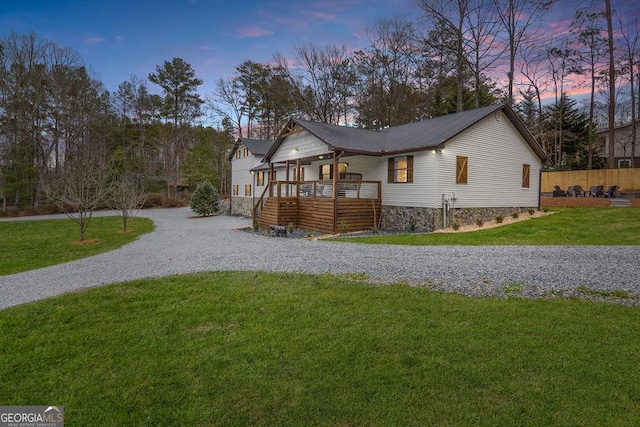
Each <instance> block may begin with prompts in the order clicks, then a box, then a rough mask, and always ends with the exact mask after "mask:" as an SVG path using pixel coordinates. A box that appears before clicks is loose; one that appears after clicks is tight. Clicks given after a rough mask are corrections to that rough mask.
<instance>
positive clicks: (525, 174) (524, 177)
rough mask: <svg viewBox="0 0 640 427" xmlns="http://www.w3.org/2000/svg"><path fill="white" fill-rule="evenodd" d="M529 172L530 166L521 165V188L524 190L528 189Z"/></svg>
mask: <svg viewBox="0 0 640 427" xmlns="http://www.w3.org/2000/svg"><path fill="white" fill-rule="evenodd" d="M530 172H531V166H530V165H522V186H523V187H524V188H529V176H530Z"/></svg>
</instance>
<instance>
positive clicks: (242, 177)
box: [231, 144, 266, 197]
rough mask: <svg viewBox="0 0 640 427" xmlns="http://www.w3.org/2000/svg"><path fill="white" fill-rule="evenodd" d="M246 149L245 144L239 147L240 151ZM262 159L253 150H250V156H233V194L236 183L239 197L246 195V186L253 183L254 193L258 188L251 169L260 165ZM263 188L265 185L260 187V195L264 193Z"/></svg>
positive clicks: (252, 189)
mask: <svg viewBox="0 0 640 427" xmlns="http://www.w3.org/2000/svg"><path fill="white" fill-rule="evenodd" d="M244 149H245V146H244V144H243V145H240V146H239V147H238V148H237V151H238V152H240V153H243V152H244ZM261 160H262V156H255V155H254V154H252V153H251V152H249V155H248V156H246V157H244V156H243V157H241V158H239V159H236V156H235V155H234V156H233V158H232V159H231V194H232V195H233V186H234V185H238V196H237V197H244V186H245V185H247V184H250V185H251V192H252V193H253V192H255V190H256V189H255V187H254V181H253V178H254V176H253V175H251V172H250V170H251V169H252V168H254V167H256V166H258V165H260V164H261V163H260V161H261ZM265 181H266V177H265ZM263 189H264V187H259V188H258V195H260V194H261V193H262V190H263Z"/></svg>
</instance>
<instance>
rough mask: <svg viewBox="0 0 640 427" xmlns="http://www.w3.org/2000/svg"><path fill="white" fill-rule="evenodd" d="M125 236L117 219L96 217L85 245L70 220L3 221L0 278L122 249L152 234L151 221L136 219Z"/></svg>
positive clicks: (0, 233)
mask: <svg viewBox="0 0 640 427" xmlns="http://www.w3.org/2000/svg"><path fill="white" fill-rule="evenodd" d="M127 228H128V231H127V232H126V233H123V232H122V219H121V218H120V217H118V216H112V217H95V218H92V219H91V224H90V225H89V228H88V229H87V233H86V236H85V240H86V241H87V242H86V243H84V244H79V242H78V236H79V231H78V225H77V224H76V223H75V222H73V221H72V220H71V219H55V220H33V221H6V222H5V221H3V222H0V236H2V237H1V238H0V254H2V256H1V257H0V275H6V274H13V273H19V272H21V271H27V270H32V269H35V268H41V267H47V266H50V265H54V264H60V263H63V262H67V261H73V260H76V259H79V258H85V257H88V256H91V255H96V254H98V253H102V252H106V251H109V250H112V249H116V248H119V247H121V246H124V245H126V244H127V243H130V242H132V241H134V240H136V239H137V238H138V237H139V236H140V235H141V234H144V233H148V232H150V231H153V222H152V221H151V220H150V219H148V218H141V217H138V218H133V219H132V220H130V222H129V226H128V227H127Z"/></svg>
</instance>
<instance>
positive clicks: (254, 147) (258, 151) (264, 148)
mask: <svg viewBox="0 0 640 427" xmlns="http://www.w3.org/2000/svg"><path fill="white" fill-rule="evenodd" d="M274 142H275V141H268V140H266V139H251V138H238V140H237V141H236V144H235V145H234V146H233V149H232V150H231V153H230V154H229V160H231V159H232V158H233V156H234V154H235V153H236V151H237V150H238V147H240V146H241V145H244V146H245V147H247V148H248V149H249V151H250V152H251V154H253V155H254V156H264V155H265V154H267V152H268V151H269V148H271V146H272V145H273V143H274Z"/></svg>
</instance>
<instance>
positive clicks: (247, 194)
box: [244, 184, 251, 196]
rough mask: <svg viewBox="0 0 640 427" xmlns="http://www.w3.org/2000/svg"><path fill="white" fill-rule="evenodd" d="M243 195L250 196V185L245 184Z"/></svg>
mask: <svg viewBox="0 0 640 427" xmlns="http://www.w3.org/2000/svg"><path fill="white" fill-rule="evenodd" d="M244 195H245V196H251V184H246V185H245V186H244Z"/></svg>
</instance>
